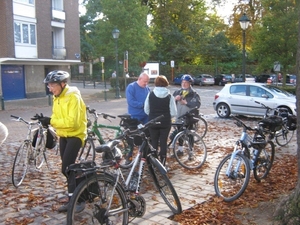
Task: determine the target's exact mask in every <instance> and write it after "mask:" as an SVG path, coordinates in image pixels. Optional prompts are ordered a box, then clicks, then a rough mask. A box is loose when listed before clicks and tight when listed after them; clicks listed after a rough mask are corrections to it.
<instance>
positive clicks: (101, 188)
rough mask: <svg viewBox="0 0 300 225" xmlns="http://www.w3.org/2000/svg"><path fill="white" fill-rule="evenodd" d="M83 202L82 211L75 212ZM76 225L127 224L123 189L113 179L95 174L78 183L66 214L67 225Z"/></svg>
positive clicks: (126, 209)
mask: <svg viewBox="0 0 300 225" xmlns="http://www.w3.org/2000/svg"><path fill="white" fill-rule="evenodd" d="M95 184H96V186H95ZM83 202H85V207H84V209H83V210H82V211H81V212H76V206H77V205H78V204H84V203H83ZM77 224H123V225H125V224H126V225H127V224H128V208H127V200H126V196H125V193H124V189H123V188H122V186H121V185H120V184H119V183H117V184H116V181H115V180H114V178H112V177H110V176H107V175H105V174H97V175H95V176H92V177H90V178H88V179H86V180H84V181H82V182H80V184H79V185H78V186H77V187H76V189H75V191H74V193H73V195H72V198H71V199H70V202H69V208H68V214H67V225H77Z"/></svg>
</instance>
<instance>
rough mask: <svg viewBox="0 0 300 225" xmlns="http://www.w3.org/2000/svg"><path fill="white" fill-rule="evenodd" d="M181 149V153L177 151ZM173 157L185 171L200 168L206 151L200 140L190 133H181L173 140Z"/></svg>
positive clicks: (197, 136)
mask: <svg viewBox="0 0 300 225" xmlns="http://www.w3.org/2000/svg"><path fill="white" fill-rule="evenodd" d="M179 149H181V150H182V151H178V150H179ZM174 155H175V158H176V160H177V161H178V163H179V164H180V165H181V166H183V167H184V168H186V169H196V168H200V167H201V166H202V165H203V164H204V162H205V160H206V157H207V149H206V146H205V143H204V142H203V140H202V138H201V137H200V136H199V135H197V134H196V133H194V132H192V131H187V130H186V131H182V134H179V135H178V136H177V138H176V140H175V146H174Z"/></svg>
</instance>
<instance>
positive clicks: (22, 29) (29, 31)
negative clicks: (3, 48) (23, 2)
mask: <svg viewBox="0 0 300 225" xmlns="http://www.w3.org/2000/svg"><path fill="white" fill-rule="evenodd" d="M14 28H15V43H22V44H29V45H36V29H35V24H30V23H21V22H14Z"/></svg>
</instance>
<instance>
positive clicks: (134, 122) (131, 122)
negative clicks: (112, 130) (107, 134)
mask: <svg viewBox="0 0 300 225" xmlns="http://www.w3.org/2000/svg"><path fill="white" fill-rule="evenodd" d="M140 123H141V122H140V121H139V120H138V119H135V118H129V119H124V120H122V122H121V124H120V126H122V127H124V128H125V129H130V130H135V129H137V126H138V125H139V124H140Z"/></svg>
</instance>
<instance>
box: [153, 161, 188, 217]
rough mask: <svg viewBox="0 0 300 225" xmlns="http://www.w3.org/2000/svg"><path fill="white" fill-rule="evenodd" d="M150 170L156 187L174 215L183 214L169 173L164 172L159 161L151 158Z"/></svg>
mask: <svg viewBox="0 0 300 225" xmlns="http://www.w3.org/2000/svg"><path fill="white" fill-rule="evenodd" d="M148 169H149V173H150V174H151V176H152V178H153V181H154V185H155V187H156V188H157V190H158V192H159V194H160V195H161V197H162V198H163V200H164V201H165V203H166V204H167V205H168V206H169V208H170V209H171V210H172V212H173V213H174V214H179V213H181V212H182V206H181V202H180V200H179V197H178V195H177V193H176V190H175V188H174V187H173V184H172V183H171V181H170V179H169V178H168V176H167V173H166V172H164V173H163V172H162V171H165V168H164V167H163V166H162V164H161V163H160V162H159V161H158V159H156V158H154V157H153V156H150V157H148Z"/></svg>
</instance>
